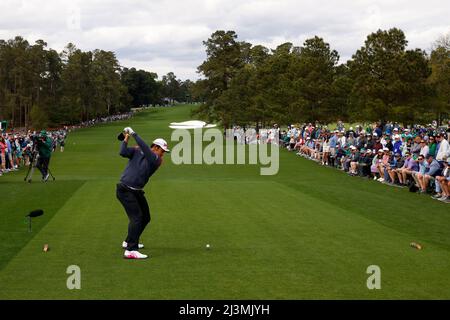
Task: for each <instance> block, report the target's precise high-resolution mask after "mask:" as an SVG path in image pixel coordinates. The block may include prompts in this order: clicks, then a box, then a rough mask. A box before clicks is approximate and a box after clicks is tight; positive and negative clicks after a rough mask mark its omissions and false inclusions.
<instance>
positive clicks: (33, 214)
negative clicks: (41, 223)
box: [26, 209, 44, 218]
mask: <svg viewBox="0 0 450 320" xmlns="http://www.w3.org/2000/svg"><path fill="white" fill-rule="evenodd" d="M43 214H44V210H42V209H38V210H33V211H31V212H30V213H29V214H28V215H26V217H30V218H34V217H39V216H42V215H43Z"/></svg>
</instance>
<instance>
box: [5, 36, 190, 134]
mask: <svg viewBox="0 0 450 320" xmlns="http://www.w3.org/2000/svg"><path fill="white" fill-rule="evenodd" d="M191 87H192V82H190V81H189V80H188V81H184V82H183V81H181V80H179V79H177V78H176V76H175V75H174V74H173V73H169V74H167V75H165V76H163V77H162V80H158V76H157V75H156V74H155V73H152V72H148V71H144V70H136V69H135V68H131V69H128V68H122V67H121V66H120V64H119V61H118V60H117V58H116V56H115V54H114V52H111V51H103V50H94V51H82V50H80V49H78V48H76V47H75V45H73V44H71V43H69V44H68V45H67V46H66V48H65V49H64V50H63V52H61V53H58V52H57V51H55V50H53V49H51V48H48V47H47V43H45V42H44V41H43V40H38V41H36V42H35V43H34V44H30V43H29V42H28V41H27V40H25V39H23V38H22V37H15V38H14V39H10V40H7V41H5V40H0V120H9V121H10V126H12V127H25V128H32V127H33V128H43V127H48V126H51V127H56V126H60V125H65V124H74V123H79V122H82V121H85V120H88V119H92V118H96V117H101V116H106V115H111V114H115V113H119V112H125V111H129V110H130V108H132V107H142V106H150V105H161V104H168V103H174V102H175V101H180V102H184V101H190V99H191V97H190V96H191V95H190V93H189V92H190V88H191Z"/></svg>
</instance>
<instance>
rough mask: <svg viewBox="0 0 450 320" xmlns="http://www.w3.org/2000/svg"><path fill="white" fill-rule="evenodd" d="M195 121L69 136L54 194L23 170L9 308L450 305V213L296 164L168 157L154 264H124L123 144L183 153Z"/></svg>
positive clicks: (403, 193) (11, 223) (151, 188)
mask: <svg viewBox="0 0 450 320" xmlns="http://www.w3.org/2000/svg"><path fill="white" fill-rule="evenodd" d="M192 108H193V107H192V106H179V107H175V108H166V109H164V108H161V109H153V110H151V111H146V112H143V113H140V114H138V115H137V116H136V117H135V118H134V119H133V120H132V121H131V122H124V123H113V124H107V125H100V126H98V127H96V128H89V129H82V130H79V131H77V132H74V133H71V134H70V135H69V139H68V140H67V144H66V150H65V152H64V153H59V152H57V153H56V154H55V155H54V157H53V159H52V162H51V168H52V170H53V173H54V175H55V176H56V178H57V180H56V181H54V182H52V181H50V182H48V183H46V184H43V183H41V182H38V174H37V173H36V174H35V180H36V181H35V182H33V183H32V184H31V185H29V184H26V183H24V182H23V176H24V174H25V172H23V170H22V171H21V172H18V173H10V174H8V175H5V176H3V177H1V178H0V194H2V195H4V196H5V197H6V199H8V201H6V202H5V205H4V206H3V207H2V209H1V214H0V219H1V220H0V221H1V225H0V244H1V248H2V250H1V253H0V287H1V290H0V299H58V298H59V299H341V298H343V299H358V298H363V299H366V298H367V299H393V298H399V299H406V298H410V299H448V298H450V290H449V289H450V285H449V284H448V281H447V279H448V278H449V276H450V271H449V268H448V266H449V265H450V254H449V253H450V232H448V225H449V221H450V212H449V207H448V205H446V204H443V203H439V202H437V201H433V200H431V199H430V198H429V197H426V196H420V195H416V194H411V193H409V192H408V191H407V190H405V189H398V188H391V187H388V186H385V185H381V184H379V183H376V182H373V181H368V180H363V179H359V178H353V177H348V176H347V175H345V174H343V173H342V172H339V171H337V170H333V169H331V168H324V167H320V166H318V165H317V164H315V163H313V162H310V161H307V160H305V159H302V158H299V157H296V156H295V155H294V154H293V153H289V152H287V151H285V150H282V151H281V152H280V172H279V173H278V174H277V175H275V176H260V175H259V166H255V165H212V166H208V165H180V166H175V165H173V164H172V163H171V161H170V159H169V157H167V158H166V159H165V162H164V165H163V167H161V168H160V170H159V171H158V172H157V173H156V174H155V175H154V176H153V177H152V179H151V181H150V183H149V184H148V185H147V187H146V194H147V197H148V199H149V203H150V209H151V213H152V221H151V224H150V226H149V228H148V229H147V230H146V231H145V232H144V234H143V238H142V241H143V242H144V243H145V244H146V248H145V249H143V250H142V252H143V253H149V254H150V256H151V258H150V259H149V260H143V261H129V260H124V259H122V254H123V250H122V249H121V248H120V245H121V242H122V240H123V238H124V236H125V232H126V227H127V218H126V216H125V213H124V212H123V208H122V207H121V205H120V203H119V202H118V201H117V200H116V198H115V184H116V182H117V180H118V178H119V177H120V174H121V172H122V170H123V168H124V166H125V164H126V160H125V159H122V158H120V157H119V156H118V149H119V142H118V141H117V140H115V136H117V133H118V132H120V131H121V129H122V128H123V127H124V126H127V125H131V126H132V127H133V129H134V130H135V131H136V132H138V133H139V134H140V135H141V136H142V137H143V138H144V139H145V140H147V141H150V140H151V139H153V138H156V137H158V136H161V137H164V138H166V140H168V141H169V145H172V144H171V143H170V132H171V131H170V129H169V128H168V127H167V126H168V124H169V123H170V122H180V121H185V120H189V118H190V111H191V109H192ZM37 208H41V209H43V210H44V211H45V214H44V216H43V217H39V218H36V219H35V221H34V222H33V232H32V233H31V234H30V233H28V232H27V225H26V224H25V223H24V216H25V214H26V213H27V212H28V211H31V210H33V209H37ZM412 241H416V242H419V243H421V244H422V245H423V247H424V249H423V250H420V251H419V250H415V249H412V248H411V247H410V246H409V243H410V242H412ZM47 243H48V244H49V246H50V251H49V252H47V253H44V252H43V251H42V247H43V245H44V244H47ZM208 243H209V244H211V248H210V249H206V248H205V246H206V244H208ZM70 265H77V266H79V267H80V269H81V289H80V290H68V289H67V287H66V280H67V278H68V276H69V275H68V274H66V269H67V267H68V266H70ZM370 265H377V266H379V267H380V269H381V289H380V290H369V289H368V288H367V286H366V281H367V278H368V277H369V276H370V275H369V274H367V273H366V270H367V267H368V266H370Z"/></svg>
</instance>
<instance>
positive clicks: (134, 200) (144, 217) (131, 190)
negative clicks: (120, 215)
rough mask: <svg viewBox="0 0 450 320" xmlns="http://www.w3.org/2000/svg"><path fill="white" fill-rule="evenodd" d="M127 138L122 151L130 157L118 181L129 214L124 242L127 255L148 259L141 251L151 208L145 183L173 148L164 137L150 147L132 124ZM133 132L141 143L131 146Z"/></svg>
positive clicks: (118, 188) (127, 256) (122, 154)
mask: <svg viewBox="0 0 450 320" xmlns="http://www.w3.org/2000/svg"><path fill="white" fill-rule="evenodd" d="M124 134H125V137H124V140H123V142H122V146H121V148H120V155H121V156H122V157H124V158H128V159H130V160H129V161H128V164H127V167H126V168H125V171H124V172H123V173H122V177H121V178H120V182H119V183H118V184H117V198H118V199H119V201H120V202H121V203H122V205H123V207H124V208H125V211H126V213H127V215H128V219H129V221H130V222H129V224H128V236H127V238H126V240H125V241H124V242H123V243H122V247H123V248H124V249H125V254H124V258H126V259H146V258H147V257H148V256H147V255H145V254H142V253H140V252H139V249H141V248H143V247H144V245H143V244H140V243H139V238H140V236H141V234H142V232H143V231H144V229H145V227H146V226H147V224H148V223H149V222H150V209H149V207H148V204H147V200H146V199H145V197H144V190H143V189H144V186H145V185H146V183H147V182H148V180H149V179H150V177H151V176H152V175H153V173H155V171H156V170H157V169H158V168H159V166H160V165H161V163H162V158H163V156H164V153H165V152H170V151H169V149H168V148H167V142H166V141H165V140H164V139H156V140H155V141H153V143H152V145H151V147H149V146H148V145H147V144H146V143H145V142H144V141H143V140H142V139H141V138H140V137H139V136H138V135H137V134H136V133H135V132H134V131H133V129H131V128H130V127H127V128H125V129H124ZM130 135H131V136H133V137H134V139H135V140H136V142H137V144H138V146H136V147H134V148H128V147H127V145H128V139H129V138H130Z"/></svg>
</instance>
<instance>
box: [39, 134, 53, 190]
mask: <svg viewBox="0 0 450 320" xmlns="http://www.w3.org/2000/svg"><path fill="white" fill-rule="evenodd" d="M37 148H38V151H39V158H38V160H37V164H36V168H38V169H39V171H40V172H41V173H42V180H43V181H44V182H46V181H47V180H48V177H49V173H48V166H49V163H50V157H51V156H52V140H51V139H50V138H49V137H48V136H47V132H46V131H45V130H42V131H41V135H40V137H39V140H38V145H37Z"/></svg>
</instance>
